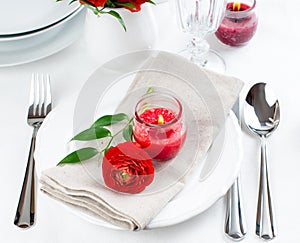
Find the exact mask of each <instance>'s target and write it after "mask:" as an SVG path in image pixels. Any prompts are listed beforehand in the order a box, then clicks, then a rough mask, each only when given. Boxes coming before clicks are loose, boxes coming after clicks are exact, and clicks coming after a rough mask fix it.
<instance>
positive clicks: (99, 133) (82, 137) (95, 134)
mask: <svg viewBox="0 0 300 243" xmlns="http://www.w3.org/2000/svg"><path fill="white" fill-rule="evenodd" d="M105 137H111V132H110V131H109V130H108V129H106V128H104V127H90V128H89V129H86V130H84V131H83V132H80V133H78V134H77V135H76V136H75V137H73V138H72V140H78V141H90V140H94V139H99V138H105Z"/></svg>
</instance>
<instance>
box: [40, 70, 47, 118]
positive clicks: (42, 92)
mask: <svg viewBox="0 0 300 243" xmlns="http://www.w3.org/2000/svg"><path fill="white" fill-rule="evenodd" d="M45 86H46V85H45V78H44V74H41V78H40V107H41V111H40V115H41V116H42V117H44V116H46V114H45V100H46V91H45Z"/></svg>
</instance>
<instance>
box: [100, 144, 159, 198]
mask: <svg viewBox="0 0 300 243" xmlns="http://www.w3.org/2000/svg"><path fill="white" fill-rule="evenodd" d="M102 174H103V178H104V182H105V184H106V186H108V187H109V188H111V189H113V190H116V191H118V192H126V193H139V192H141V191H143V190H144V189H145V188H146V186H148V185H149V184H150V183H151V182H152V181H153V178H154V168H153V166H152V160H151V158H150V157H149V155H148V154H147V153H146V152H145V151H144V150H143V149H141V148H140V147H139V146H138V145H137V144H136V143H133V142H125V143H121V144H118V145H117V146H116V147H112V148H110V149H109V150H108V151H107V153H106V154H105V156H104V158H103V163H102Z"/></svg>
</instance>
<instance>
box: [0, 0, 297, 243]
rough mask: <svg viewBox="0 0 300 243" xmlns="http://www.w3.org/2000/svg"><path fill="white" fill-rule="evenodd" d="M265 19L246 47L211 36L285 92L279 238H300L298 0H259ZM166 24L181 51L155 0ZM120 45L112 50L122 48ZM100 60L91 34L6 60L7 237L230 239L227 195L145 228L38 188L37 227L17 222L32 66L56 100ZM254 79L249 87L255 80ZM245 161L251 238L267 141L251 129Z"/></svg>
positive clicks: (272, 165) (244, 74)
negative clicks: (104, 217) (106, 222)
mask: <svg viewBox="0 0 300 243" xmlns="http://www.w3.org/2000/svg"><path fill="white" fill-rule="evenodd" d="M257 1H258V6H259V27H258V30H257V33H256V35H255V37H254V38H253V39H252V41H251V42H250V43H249V44H248V45H247V46H244V47H241V48H229V47H225V46H223V45H221V44H220V43H218V42H217V41H216V39H215V38H214V37H213V36H211V37H209V42H210V43H211V45H212V47H213V48H214V49H216V50H218V51H219V52H220V53H221V54H222V56H223V57H224V59H225V60H226V63H227V73H228V74H230V75H234V76H236V77H238V78H241V79H242V80H244V81H245V83H246V86H247V87H249V86H250V85H251V84H253V83H255V82H268V83H269V84H270V85H271V86H272V87H273V89H274V91H275V92H276V93H277V94H278V97H279V100H280V105H281V117H282V121H281V123H280V125H279V127H278V130H277V131H276V132H275V133H274V134H273V135H272V136H271V137H270V138H269V139H268V142H269V146H268V148H269V170H270V176H271V178H270V181H271V189H272V193H273V201H274V209H275V213H276V219H277V224H278V237H277V238H276V240H275V241H276V242H298V241H299V240H300V235H299V233H297V232H299V226H300V213H299V210H298V208H299V205H300V196H299V189H298V186H297V185H300V177H299V175H298V173H299V171H300V163H299V161H298V160H299V157H300V149H299V147H300V138H299V135H298V134H297V130H298V129H299V128H300V111H299V104H300V101H298V98H299V90H300V79H299V77H300V68H299V63H300V55H299V54H300V48H299V43H300V32H299V19H298V17H297V16H299V10H300V2H299V1H297V0H287V1H280V0H257ZM153 11H154V15H155V18H156V21H157V23H158V26H159V39H158V43H157V46H156V49H161V50H167V51H171V52H177V51H179V50H181V49H183V48H184V47H185V44H186V37H185V36H184V35H183V34H182V33H181V32H180V31H179V30H177V27H176V24H175V22H174V17H173V13H172V8H170V7H169V5H168V3H167V2H165V3H162V4H159V5H157V6H153ZM117 54H118V53H112V56H116V55H117ZM110 58H111V57H109V56H104V57H102V58H101V60H100V62H99V61H98V62H95V61H92V60H91V59H90V58H89V56H88V54H87V52H86V45H85V42H84V39H83V37H81V39H79V40H78V41H76V42H75V43H74V44H73V45H71V46H70V47H68V48H67V49H65V50H63V51H61V52H59V53H57V54H55V55H52V56H50V57H47V58H44V59H42V60H39V61H36V62H33V63H29V64H24V65H19V66H15V67H8V68H0V108H1V109H0V110H1V118H0V122H1V128H0V131H1V136H2V140H1V146H0V154H1V164H2V169H1V172H0V185H1V187H0V188H1V203H0V205H1V206H0V216H1V220H0V228H1V232H2V233H1V234H0V242H24V243H26V242H30V243H32V242H44V243H47V242H49V243H50V242H51V243H52V242H73V243H76V242H110V243H113V242H116V243H119V242H144V243H146V242H151V243H152V242H174V243H175V242H190V243H193V242H195V243H196V242H214V243H217V242H229V240H228V239H227V238H226V237H225V236H224V233H223V225H224V214H225V200H224V199H223V198H222V199H220V200H219V201H218V202H216V203H215V204H214V205H213V206H212V207H211V208H210V209H208V210H207V211H205V212H204V213H202V214H201V215H198V216H196V217H194V218H192V219H191V220H188V221H186V222H184V223H181V224H178V225H175V226H172V227H168V228H162V229H157V230H151V231H141V232H137V233H133V232H126V231H115V230H110V229H106V228H102V227H99V226H95V225H93V224H90V223H88V222H86V221H84V220H82V219H80V218H78V217H76V216H74V215H73V214H71V213H70V212H69V211H67V210H65V208H63V207H61V206H58V204H57V203H55V202H54V201H53V200H49V198H47V197H45V196H43V195H41V193H39V194H38V207H37V212H38V214H37V223H36V225H35V226H34V227H32V228H31V229H29V230H21V229H19V228H17V227H15V226H14V224H13V219H14V215H15V211H16V207H17V202H18V199H19V194H20V190H21V184H22V180H23V176H24V171H25V163H26V161H27V156H28V149H29V141H30V136H31V128H30V127H28V126H27V123H26V117H27V104H28V93H29V86H30V82H29V81H30V77H31V73H33V72H35V73H50V74H51V77H52V91H53V98H54V105H58V104H60V103H61V102H62V101H63V100H64V98H65V97H67V96H69V95H71V94H72V93H74V92H76V91H78V90H79V89H80V87H81V86H82V85H83V84H84V82H85V81H86V79H87V78H88V77H89V76H90V75H91V73H92V72H93V70H95V69H96V68H97V67H98V66H99V65H100V64H101V63H103V62H105V61H107V60H109V59H110ZM247 87H246V88H247ZM243 145H244V148H245V153H244V160H243V162H242V167H241V176H242V178H241V183H242V188H243V197H244V202H245V205H244V207H245V212H246V219H247V225H248V234H247V237H246V239H245V240H244V242H261V240H259V239H258V238H257V237H256V235H255V233H254V232H255V215H256V201H257V189H258V173H259V141H258V140H257V139H255V138H254V137H253V136H251V135H250V134H249V133H248V132H246V129H244V132H243Z"/></svg>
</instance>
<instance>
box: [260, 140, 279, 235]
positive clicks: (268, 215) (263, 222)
mask: <svg viewBox="0 0 300 243" xmlns="http://www.w3.org/2000/svg"><path fill="white" fill-rule="evenodd" d="M256 234H257V235H258V236H259V237H260V238H262V239H265V240H271V239H273V238H275V236H276V225H275V219H274V214H273V209H272V202H271V192H270V184H269V178H268V165H267V147H266V137H265V136H262V137H261V163H260V180H259V193H258V202H257V214H256Z"/></svg>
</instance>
